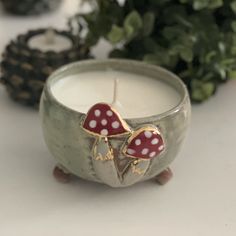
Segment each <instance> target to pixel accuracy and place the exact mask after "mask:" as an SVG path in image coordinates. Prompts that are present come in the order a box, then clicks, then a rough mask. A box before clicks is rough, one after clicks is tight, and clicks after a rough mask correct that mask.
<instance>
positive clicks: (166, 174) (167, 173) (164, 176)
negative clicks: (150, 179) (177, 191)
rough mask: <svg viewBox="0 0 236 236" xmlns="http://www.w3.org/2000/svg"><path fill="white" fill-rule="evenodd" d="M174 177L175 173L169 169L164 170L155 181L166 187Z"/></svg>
mask: <svg viewBox="0 0 236 236" xmlns="http://www.w3.org/2000/svg"><path fill="white" fill-rule="evenodd" d="M172 177H173V172H172V171H171V169H170V168H169V167H168V168H167V169H165V170H163V171H162V172H161V173H160V174H159V175H157V176H156V177H155V180H156V181H157V183H158V184H160V185H165V184H166V183H167V182H169V180H170V179H171V178H172Z"/></svg>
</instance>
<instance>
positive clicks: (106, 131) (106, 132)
mask: <svg viewBox="0 0 236 236" xmlns="http://www.w3.org/2000/svg"><path fill="white" fill-rule="evenodd" d="M100 133H101V135H108V130H107V129H102V130H101V132H100Z"/></svg>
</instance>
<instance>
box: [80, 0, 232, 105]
mask: <svg viewBox="0 0 236 236" xmlns="http://www.w3.org/2000/svg"><path fill="white" fill-rule="evenodd" d="M89 2H90V3H91V2H93V10H92V11H91V12H90V13H88V14H85V15H77V16H76V17H77V18H76V19H77V22H78V23H79V25H80V26H81V25H82V26H83V27H87V28H88V32H87V35H86V42H87V43H88V44H89V45H90V46H93V45H95V44H96V43H97V41H98V39H99V38H101V37H103V38H105V39H107V40H108V41H110V43H111V44H113V46H114V49H113V51H111V53H110V56H111V57H121V58H132V59H137V60H143V61H146V62H148V63H152V64H157V65H161V66H164V67H166V68H167V69H170V70H172V71H173V72H175V73H177V74H178V75H179V76H180V77H181V78H182V79H183V81H184V82H185V83H186V84H187V86H188V88H189V91H190V95H191V98H192V100H193V101H196V102H202V101H204V100H206V99H208V98H209V97H210V96H211V95H213V94H214V93H215V91H216V89H217V87H218V85H219V84H221V83H222V82H225V81H227V79H228V78H231V77H235V74H236V0H224V1H223V0H126V1H125V3H124V4H123V5H119V3H118V0H96V1H95V0H94V1H91V0H90V1H89ZM94 3H96V4H94Z"/></svg>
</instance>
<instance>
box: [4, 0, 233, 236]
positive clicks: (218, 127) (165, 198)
mask: <svg viewBox="0 0 236 236" xmlns="http://www.w3.org/2000/svg"><path fill="white" fill-rule="evenodd" d="M77 9H78V7H77V1H76V0H67V1H65V3H64V5H63V7H62V8H61V9H60V10H59V11H57V12H56V13H52V14H47V15H43V16H41V17H31V18H20V17H12V16H9V15H4V14H3V13H1V14H0V50H1V51H2V50H3V48H4V46H5V45H6V43H7V42H8V40H10V39H12V38H14V37H15V36H16V35H17V34H18V33H22V32H25V31H26V30H27V29H29V28H38V27H42V26H49V25H53V26H57V27H59V28H62V27H64V26H65V23H66V17H67V16H69V15H71V14H73V13H74V12H75V11H76V10H77ZM103 47H104V46H103V45H100V46H99V48H98V50H96V54H97V56H99V57H103V56H104V54H103V53H102V52H103V51H104V48H103ZM235 104H236V80H234V81H230V82H229V83H227V84H226V85H223V86H222V87H221V88H220V90H219V92H218V94H217V95H216V96H215V97H213V98H212V99H210V100H209V101H208V102H206V103H204V104H203V105H194V106H193V117H192V124H191V129H190V132H189V135H188V139H187V140H186V143H185V147H184V148H183V150H182V152H181V153H180V155H179V157H178V158H177V159H176V161H175V162H174V163H173V165H172V166H171V167H172V169H173V171H174V174H175V177H174V178H173V180H172V181H171V182H169V183H168V184H167V185H165V186H163V187H161V186H158V185H157V184H156V183H155V182H152V181H149V182H144V183H140V184H137V185H134V186H132V187H129V188H125V189H112V188H109V187H106V186H104V185H99V184H95V183H91V182H87V181H83V180H74V181H73V182H72V183H70V184H60V183H58V182H56V181H55V180H54V178H53V177H52V174H51V172H52V169H53V167H54V165H55V161H54V159H53V158H52V157H51V155H50V154H49V152H48V150H47V148H46V146H45V144H44V141H43V137H42V132H41V128H40V122H39V117H38V113H37V111H35V110H32V109H30V108H26V107H23V106H21V105H18V104H17V103H14V102H12V101H11V100H10V99H9V97H8V95H7V94H6V92H5V89H4V88H3V87H1V86H0V235H1V236H9V235H13V236H15V235H16V236H28V235H29V236H32V235H33V236H42V235H44V236H65V235H81V236H86V235H102V236H106V235H109V236H110V235H112V236H116V235H117V236H118V235H119V236H120V235H123V236H126V235H135V236H139V235H140V236H141V235H142V236H143V235H161V236H173V235H174V236H195V235H199V236H202V235H203V236H205V235H206V236H211V235H214V236H235V235H236V105H235Z"/></svg>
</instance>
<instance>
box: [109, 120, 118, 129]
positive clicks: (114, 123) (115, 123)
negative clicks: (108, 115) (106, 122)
mask: <svg viewBox="0 0 236 236" xmlns="http://www.w3.org/2000/svg"><path fill="white" fill-rule="evenodd" d="M111 126H112V128H114V129H118V128H119V127H120V123H119V122H118V121H114V122H112V124H111Z"/></svg>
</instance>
